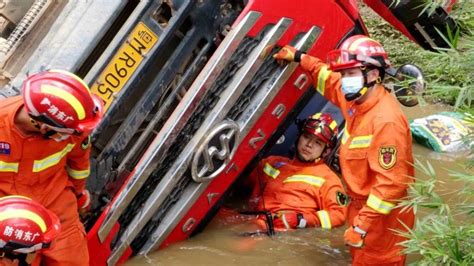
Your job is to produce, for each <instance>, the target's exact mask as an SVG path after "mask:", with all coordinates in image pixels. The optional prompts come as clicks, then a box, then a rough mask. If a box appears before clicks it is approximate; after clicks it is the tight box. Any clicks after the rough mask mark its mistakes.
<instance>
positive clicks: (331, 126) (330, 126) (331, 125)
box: [329, 120, 337, 130]
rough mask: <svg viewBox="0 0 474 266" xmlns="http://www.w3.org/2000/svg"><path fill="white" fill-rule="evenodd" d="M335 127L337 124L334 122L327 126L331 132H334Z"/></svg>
mask: <svg viewBox="0 0 474 266" xmlns="http://www.w3.org/2000/svg"><path fill="white" fill-rule="evenodd" d="M336 127H337V122H336V121H335V120H333V121H332V122H331V124H330V125H329V128H331V129H332V130H334V129H335V128H336Z"/></svg>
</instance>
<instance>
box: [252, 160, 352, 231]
mask: <svg viewBox="0 0 474 266" xmlns="http://www.w3.org/2000/svg"><path fill="white" fill-rule="evenodd" d="M250 178H251V179H253V180H254V181H253V182H255V183H256V186H255V188H254V191H253V194H252V199H254V200H258V208H259V209H261V210H266V211H270V212H272V213H278V212H281V211H295V212H297V213H302V214H303V216H304V218H305V219H306V221H307V225H306V226H308V227H315V226H320V227H322V228H323V229H331V228H332V227H336V226H340V225H343V224H344V221H345V214H346V203H347V202H346V198H345V192H344V188H343V186H342V183H341V181H340V180H339V177H338V176H337V175H336V174H335V173H334V172H332V171H331V169H329V167H328V166H327V165H326V164H324V162H322V161H318V162H316V163H315V162H312V163H303V162H300V161H298V160H297V159H295V160H291V159H288V158H286V157H280V156H271V157H268V158H266V159H264V160H262V161H261V162H260V164H259V166H258V167H257V168H255V170H254V171H253V172H252V174H251V177H250ZM261 198H263V199H261Z"/></svg>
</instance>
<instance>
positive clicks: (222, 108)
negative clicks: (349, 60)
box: [108, 18, 291, 265]
mask: <svg viewBox="0 0 474 266" xmlns="http://www.w3.org/2000/svg"><path fill="white" fill-rule="evenodd" d="M290 24H291V19H288V18H282V19H281V20H280V21H279V22H278V24H277V25H275V26H273V27H272V29H271V30H270V31H269V32H268V33H267V34H266V35H265V37H264V38H263V40H262V41H261V42H260V43H259V45H258V46H257V48H256V49H255V50H254V51H252V53H251V54H250V56H249V58H248V60H247V62H245V64H244V65H243V66H242V67H241V68H240V69H239V70H238V72H237V73H236V74H235V75H234V78H233V80H232V82H231V83H230V85H229V86H228V88H226V90H225V91H224V92H223V94H222V95H221V96H220V100H219V102H218V103H217V105H216V106H215V108H214V109H213V111H211V112H210V114H209V115H208V116H207V118H206V120H205V121H204V122H203V124H202V125H201V127H200V128H199V130H198V132H196V134H195V135H194V137H193V138H192V139H191V141H190V142H189V143H188V144H187V145H186V147H185V149H184V151H183V152H182V153H181V156H180V157H179V159H178V160H177V161H175V162H174V164H173V166H172V167H171V169H170V170H169V171H168V172H167V173H166V175H165V176H164V177H163V179H162V180H161V181H160V183H159V185H158V186H157V187H156V189H155V190H154V191H153V194H152V195H151V196H150V197H149V198H148V200H147V201H146V203H145V205H144V206H143V209H142V210H141V211H140V212H139V213H138V215H137V216H135V217H134V219H133V221H132V222H131V224H130V225H129V226H128V227H127V229H126V230H125V232H124V233H123V234H122V236H121V237H120V239H119V240H118V242H117V245H116V247H115V248H114V250H113V251H112V254H111V256H110V258H109V260H108V264H109V265H114V264H115V263H116V262H117V261H118V259H119V258H120V257H121V256H122V254H123V252H124V251H125V250H126V249H127V247H128V246H129V244H130V243H131V241H133V239H134V238H135V237H136V236H137V235H138V234H139V233H140V230H142V229H143V227H144V226H145V225H146V223H147V222H148V221H149V220H150V219H151V218H152V217H153V215H154V214H155V213H156V211H157V210H158V209H159V207H160V205H161V204H162V203H163V201H164V200H165V199H166V197H167V196H168V194H169V193H170V192H171V191H172V190H173V187H174V186H175V184H176V183H177V182H178V181H179V180H180V178H189V177H186V176H184V177H183V174H184V172H185V171H186V170H187V168H188V165H189V161H190V159H191V158H192V155H193V153H194V151H195V150H196V147H197V146H198V144H199V142H200V140H201V138H202V137H203V136H205V134H206V132H208V130H209V129H210V128H211V127H212V126H213V125H215V124H216V122H218V121H220V120H222V119H223V118H224V117H225V115H226V113H227V111H229V110H230V109H231V108H232V106H233V104H234V103H235V101H236V100H237V99H238V97H239V95H240V94H241V93H242V91H243V89H245V87H246V86H247V85H248V83H249V82H250V81H251V79H252V78H253V76H254V75H255V73H256V71H257V70H258V68H259V67H260V65H261V64H262V63H263V59H262V57H261V55H262V53H264V52H265V51H266V49H267V48H268V47H269V46H273V45H274V44H275V43H276V42H277V41H278V39H280V38H281V36H282V35H283V33H284V32H285V31H286V29H287V28H288V27H289V25H290Z"/></svg>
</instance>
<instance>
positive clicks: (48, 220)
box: [0, 195, 61, 253]
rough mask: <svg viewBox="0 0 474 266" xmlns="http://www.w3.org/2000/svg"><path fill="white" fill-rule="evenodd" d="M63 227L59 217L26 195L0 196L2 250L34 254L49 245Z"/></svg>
mask: <svg viewBox="0 0 474 266" xmlns="http://www.w3.org/2000/svg"><path fill="white" fill-rule="evenodd" d="M60 228H61V223H60V222H59V218H58V217H57V216H56V215H55V214H54V213H52V212H51V211H49V210H47V209H46V208H45V207H43V206H42V205H41V204H39V203H36V202H34V201H32V200H31V199H29V198H27V197H23V196H18V195H15V196H8V197H3V198H0V251H2V252H17V253H31V252H35V251H37V250H40V249H43V248H48V247H49V245H50V244H51V242H52V241H53V240H54V239H55V238H56V237H57V236H58V234H59V231H60Z"/></svg>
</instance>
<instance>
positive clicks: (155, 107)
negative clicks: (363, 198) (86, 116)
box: [0, 0, 456, 265]
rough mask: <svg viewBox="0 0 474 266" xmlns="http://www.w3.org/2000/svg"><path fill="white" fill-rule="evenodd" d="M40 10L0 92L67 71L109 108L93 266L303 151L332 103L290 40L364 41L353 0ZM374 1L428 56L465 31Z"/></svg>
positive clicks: (322, 46) (12, 35)
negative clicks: (289, 53) (261, 162)
mask: <svg viewBox="0 0 474 266" xmlns="http://www.w3.org/2000/svg"><path fill="white" fill-rule="evenodd" d="M30 2H31V6H30V8H29V9H28V10H27V11H25V12H26V14H25V16H24V17H23V18H21V19H20V18H18V19H17V20H16V21H15V20H14V19H13V18H12V19H8V18H7V21H8V23H7V25H10V28H8V27H6V28H5V29H4V33H3V35H2V36H3V37H4V39H5V42H4V43H3V44H2V49H1V50H0V52H2V57H1V58H0V59H1V64H2V72H1V73H2V77H3V80H4V81H6V82H4V84H6V85H5V87H4V88H3V89H2V90H0V94H1V95H3V96H5V97H8V96H10V95H15V94H18V93H19V92H18V89H17V88H19V87H21V86H19V83H20V80H22V78H23V77H24V75H26V74H27V73H28V72H34V71H38V70H41V69H44V68H62V69H66V70H69V71H72V72H75V73H76V74H78V75H79V76H81V77H84V78H85V80H86V81H87V82H89V84H90V86H91V89H92V91H93V92H94V93H96V94H98V95H99V96H100V97H101V98H102V99H103V101H104V103H105V107H106V109H107V112H106V115H105V117H104V120H103V122H102V123H101V124H100V126H99V128H97V130H96V131H95V132H94V133H93V135H92V139H93V156H92V158H91V160H92V165H93V168H92V174H91V177H90V178H89V180H88V189H89V190H90V191H91V193H92V195H93V208H92V211H91V214H90V215H89V216H87V217H85V220H84V223H85V225H86V228H87V229H88V240H89V247H90V250H91V254H90V256H91V265H106V264H107V265H115V264H117V263H120V262H124V261H125V260H126V259H127V258H128V257H130V256H132V255H136V254H147V253H149V252H151V251H153V250H156V249H158V248H160V247H165V246H167V245H168V244H170V243H173V242H176V241H180V240H184V239H186V238H188V237H189V236H191V235H192V234H195V233H197V232H199V231H200V230H201V229H202V228H203V227H204V226H205V225H206V223H207V222H208V221H209V220H210V219H211V218H212V217H213V215H214V214H215V212H216V211H217V209H218V208H219V206H220V204H221V203H222V201H223V199H224V198H225V196H226V194H228V192H229V191H230V190H231V189H232V184H234V183H235V182H236V181H237V180H238V179H239V177H243V176H245V175H246V173H248V172H249V171H250V170H251V169H252V168H253V166H254V165H255V163H256V161H257V160H258V159H259V158H261V157H262V156H263V154H265V153H266V152H267V151H269V150H270V148H271V147H272V145H273V144H274V143H275V142H276V141H277V140H278V139H280V141H279V143H280V142H283V143H292V141H291V136H287V141H286V142H285V140H282V139H281V138H280V137H281V136H282V135H285V134H286V135H291V130H290V131H287V129H288V128H289V127H290V125H291V124H292V122H293V121H294V119H295V118H296V117H297V116H298V115H299V114H300V113H301V112H302V111H303V110H304V108H305V107H306V106H308V105H311V108H312V111H319V110H322V109H325V108H326V109H328V108H329V109H330V108H331V107H329V106H328V104H327V102H326V101H325V100H324V99H323V98H322V97H320V96H318V95H316V92H315V89H314V88H313V87H312V85H311V81H310V77H309V76H308V75H307V74H306V73H304V72H303V71H302V70H301V69H300V68H299V67H298V66H297V64H295V63H294V64H289V65H284V66H282V65H279V64H277V63H276V62H275V60H273V58H272V57H271V54H273V52H275V51H276V50H278V48H279V47H282V46H283V45H285V44H291V45H293V46H295V47H297V48H298V49H300V50H302V51H305V52H307V53H309V54H312V55H315V56H318V57H321V58H324V57H325V56H326V53H327V52H328V51H329V50H332V49H334V48H336V47H337V46H338V44H340V43H341V42H342V41H343V40H345V39H346V38H348V37H350V36H352V35H354V34H366V33H367V30H366V28H365V26H364V24H363V21H362V19H361V17H360V14H359V10H358V7H357V5H356V1H355V0H354V1H351V0H339V1H338V0H334V1H327V0H321V1H318V0H300V1H294V2H288V1H285V0H249V1H243V0H195V1H187V0H162V1H150V0H148V1H146V0H142V1H138V0H129V1H115V2H116V3H111V2H110V1H108V2H107V3H108V4H107V5H104V3H102V1H84V2H80V1H79V2H77V1H63V2H61V3H55V2H54V3H51V2H49V1H40V0H37V1H33V0H31V1H30ZM365 2H366V4H367V5H369V6H371V7H372V8H373V9H374V10H375V11H377V12H378V13H379V14H380V15H381V16H382V17H384V18H385V19H386V20H388V21H389V22H390V23H391V24H393V25H394V26H395V27H396V28H397V29H398V30H400V31H401V32H402V33H403V34H405V35H406V36H407V37H409V38H410V39H412V40H413V41H415V42H417V43H418V44H420V45H421V46H422V47H424V48H426V49H435V48H436V47H442V46H445V45H446V44H445V43H444V40H443V39H442V38H441V37H440V36H439V34H438V33H437V30H436V28H438V30H440V31H446V30H448V29H451V30H454V28H455V27H456V25H455V23H454V21H453V20H452V19H451V18H450V17H449V16H448V15H447V13H446V12H445V9H443V7H439V8H438V9H437V10H436V12H435V13H433V14H430V15H428V14H422V15H420V11H421V9H420V3H421V2H422V1H421V2H420V1H400V3H399V4H398V5H394V4H392V2H393V1H390V0H387V1H372V0H366V1H365ZM448 2H449V3H447V6H446V9H450V7H451V5H452V3H453V2H454V1H448ZM27 15H28V16H27ZM446 25H448V26H449V27H446ZM25 32H30V33H29V34H28V35H25V34H24V33H25ZM25 40H28V42H26V43H25ZM32 50H34V52H33V51H32ZM283 145H285V144H283ZM336 159H337V158H333V160H332V161H331V163H334V164H335V163H336V161H337V160H336ZM335 167H336V168H337V166H335Z"/></svg>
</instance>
